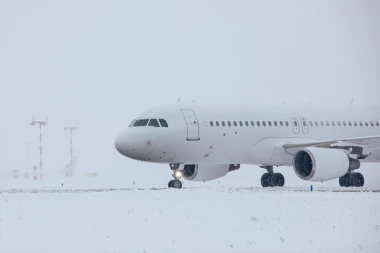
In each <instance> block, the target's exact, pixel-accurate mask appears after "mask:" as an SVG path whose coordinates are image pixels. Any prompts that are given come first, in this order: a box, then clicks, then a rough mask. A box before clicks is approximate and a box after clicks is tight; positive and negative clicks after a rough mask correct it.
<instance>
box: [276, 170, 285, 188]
mask: <svg viewBox="0 0 380 253" xmlns="http://www.w3.org/2000/svg"><path fill="white" fill-rule="evenodd" d="M276 174H278V176H277V177H278V179H277V186H279V187H283V186H284V185H285V178H284V176H283V175H282V174H281V173H276Z"/></svg>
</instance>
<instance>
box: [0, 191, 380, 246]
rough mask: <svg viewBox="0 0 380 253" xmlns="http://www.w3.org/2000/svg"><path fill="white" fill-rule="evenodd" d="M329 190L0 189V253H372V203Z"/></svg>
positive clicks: (376, 235) (377, 214) (378, 238)
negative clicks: (321, 252)
mask: <svg viewBox="0 0 380 253" xmlns="http://www.w3.org/2000/svg"><path fill="white" fill-rule="evenodd" d="M334 189H335V188H334ZM334 189H318V188H317V189H316V190H317V191H314V192H309V191H307V188H284V189H279V188H275V189H262V188H259V187H228V186H217V185H214V186H210V187H206V186H203V185H202V184H200V185H198V187H193V186H186V187H185V188H184V189H181V190H176V189H166V188H165V185H160V186H156V187H155V188H151V187H138V186H136V187H135V188H134V187H128V188H107V189H102V188H98V189H95V188H94V189H92V188H90V187H87V188H83V187H82V188H75V187H71V188H68V187H66V186H63V187H62V186H61V187H44V188H33V187H28V188H7V189H5V188H2V189H0V217H1V220H0V252H295V251H297V252H320V251H323V252H326V251H328V252H380V193H379V192H376V191H372V190H371V189H367V190H368V191H364V192H334V191H333V190H334ZM336 189H339V190H341V189H340V188H336ZM346 190H347V189H346Z"/></svg>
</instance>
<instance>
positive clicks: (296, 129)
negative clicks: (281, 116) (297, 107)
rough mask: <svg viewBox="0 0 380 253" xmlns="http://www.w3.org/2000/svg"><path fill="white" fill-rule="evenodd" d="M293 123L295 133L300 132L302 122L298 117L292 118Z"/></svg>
mask: <svg viewBox="0 0 380 253" xmlns="http://www.w3.org/2000/svg"><path fill="white" fill-rule="evenodd" d="M292 125H293V132H294V133H295V134H299V133H300V124H299V122H298V119H297V118H292Z"/></svg>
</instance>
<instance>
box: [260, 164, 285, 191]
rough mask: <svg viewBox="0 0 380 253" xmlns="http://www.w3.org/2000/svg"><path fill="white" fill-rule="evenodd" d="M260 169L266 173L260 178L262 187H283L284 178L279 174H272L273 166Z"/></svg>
mask: <svg viewBox="0 0 380 253" xmlns="http://www.w3.org/2000/svg"><path fill="white" fill-rule="evenodd" d="M261 168H264V169H266V170H267V171H268V172H267V173H264V174H263V175H262V177H261V186H262V187H275V186H279V187H283V186H284V184H285V178H284V176H283V175H282V174H281V173H273V166H263V167H261Z"/></svg>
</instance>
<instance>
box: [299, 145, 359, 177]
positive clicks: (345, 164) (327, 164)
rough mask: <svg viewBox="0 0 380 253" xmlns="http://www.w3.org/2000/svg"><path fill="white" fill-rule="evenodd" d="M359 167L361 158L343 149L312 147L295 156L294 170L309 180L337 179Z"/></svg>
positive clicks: (300, 151)
mask: <svg viewBox="0 0 380 253" xmlns="http://www.w3.org/2000/svg"><path fill="white" fill-rule="evenodd" d="M359 167H360V162H359V160H356V159H351V158H349V157H348V155H347V154H346V153H345V152H344V151H343V150H341V149H331V148H315V147H310V148H304V149H302V150H299V151H298V152H297V153H296V154H295V155H294V157H293V169H294V172H295V173H296V175H297V176H298V177H299V178H301V179H303V180H309V181H327V180H332V179H336V178H339V177H341V176H344V175H345V174H346V173H347V171H348V170H354V169H358V168H359Z"/></svg>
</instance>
